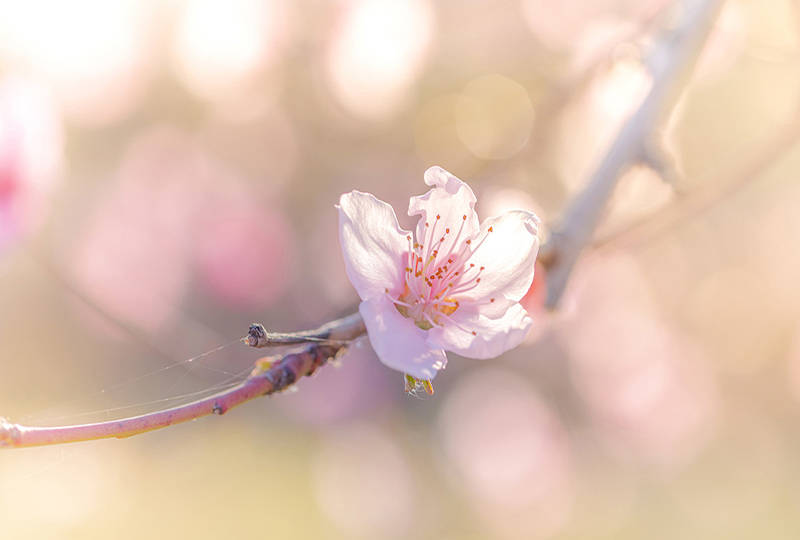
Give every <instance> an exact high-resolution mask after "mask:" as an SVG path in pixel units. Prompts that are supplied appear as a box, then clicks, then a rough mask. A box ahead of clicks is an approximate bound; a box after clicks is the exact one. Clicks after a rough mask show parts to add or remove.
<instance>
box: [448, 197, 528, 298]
mask: <svg viewBox="0 0 800 540" xmlns="http://www.w3.org/2000/svg"><path fill="white" fill-rule="evenodd" d="M538 222H539V220H538V218H537V217H536V215H535V214H533V213H531V212H526V211H524V210H513V211H511V212H506V213H505V214H503V215H502V216H498V217H494V218H491V219H487V220H486V221H484V222H483V225H481V233H480V235H479V236H478V237H477V238H476V239H474V240H473V245H474V246H475V248H474V251H473V254H472V256H471V257H470V259H469V264H474V265H475V266H474V267H471V268H470V269H468V270H467V271H465V272H464V274H463V277H462V279H461V282H460V283H459V284H457V285H456V286H455V287H453V289H452V292H451V293H450V294H451V295H452V296H454V297H456V298H459V300H460V298H461V297H462V296H463V297H464V298H469V299H472V300H475V301H479V302H486V301H488V300H489V299H490V298H497V299H499V298H503V297H504V298H507V299H509V300H513V301H515V302H516V301H519V300H520V299H521V298H522V297H523V296H525V293H527V292H528V289H529V288H530V286H531V282H532V281H533V270H534V265H535V263H536V255H537V253H538V252H539V237H538ZM481 268H483V270H481ZM479 272H480V273H479Z"/></svg>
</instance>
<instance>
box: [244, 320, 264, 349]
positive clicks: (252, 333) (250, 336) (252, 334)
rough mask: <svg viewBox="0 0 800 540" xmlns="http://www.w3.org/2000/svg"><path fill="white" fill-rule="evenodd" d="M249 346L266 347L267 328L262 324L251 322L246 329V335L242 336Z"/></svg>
mask: <svg viewBox="0 0 800 540" xmlns="http://www.w3.org/2000/svg"><path fill="white" fill-rule="evenodd" d="M242 341H245V343H247V344H248V345H249V346H251V347H266V346H267V344H268V342H269V340H267V330H266V328H264V325H262V324H259V323H253V324H251V325H250V328H249V330H248V331H247V336H245V337H244V338H242Z"/></svg>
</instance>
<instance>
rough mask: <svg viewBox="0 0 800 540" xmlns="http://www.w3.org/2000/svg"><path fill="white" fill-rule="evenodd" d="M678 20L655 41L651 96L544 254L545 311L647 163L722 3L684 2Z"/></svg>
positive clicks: (649, 64)
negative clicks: (621, 184)
mask: <svg viewBox="0 0 800 540" xmlns="http://www.w3.org/2000/svg"><path fill="white" fill-rule="evenodd" d="M676 7H677V8H680V10H681V11H680V13H679V14H678V17H677V20H676V22H675V23H674V25H673V26H672V28H671V29H668V31H667V32H666V33H665V35H664V36H663V37H662V38H661V39H657V40H656V42H655V44H654V45H653V48H652V50H651V52H650V55H649V57H648V58H647V60H646V64H647V67H648V68H649V70H650V73H651V76H652V80H653V82H652V87H651V89H650V92H649V93H648V94H647V96H646V97H645V98H644V100H643V101H642V104H641V105H640V106H639V108H638V109H637V110H636V111H635V112H634V113H633V115H631V117H630V118H629V119H628V121H627V122H626V123H625V124H624V125H623V126H622V128H621V129H620V131H619V134H618V135H617V138H616V139H615V140H614V141H613V143H612V144H611V147H610V148H609V150H608V152H607V153H606V155H605V156H604V157H603V159H602V161H601V162H600V165H599V166H598V167H597V169H596V170H595V172H594V174H593V175H592V177H591V178H590V180H589V183H588V185H587V186H586V188H584V190H583V191H582V192H581V193H580V194H579V195H578V196H577V197H576V199H575V200H574V201H573V202H572V204H571V205H570V206H569V207H568V208H567V210H566V212H565V213H564V216H563V217H562V220H561V223H560V225H559V226H558V227H557V228H556V229H555V231H554V232H553V234H552V236H551V238H550V240H549V241H548V243H547V245H545V246H544V247H543V250H542V255H541V256H542V262H543V263H544V264H546V265H547V266H548V274H547V300H546V303H547V306H548V307H550V308H553V307H555V306H556V305H557V304H558V302H559V300H560V298H561V296H562V294H563V292H564V289H565V288H566V285H567V281H568V280H569V277H570V274H571V273H572V269H573V267H574V266H575V262H576V261H577V260H578V257H579V256H580V254H581V252H582V251H583V249H584V248H585V247H587V245H588V244H589V241H590V239H591V237H592V234H593V233H594V230H595V228H596V227H597V224H598V222H599V221H600V217H601V215H602V213H603V211H604V210H605V207H606V205H607V203H608V201H609V199H610V197H611V195H612V193H613V191H614V188H615V187H616V185H617V182H618V181H619V178H620V176H621V175H622V173H624V172H625V171H626V170H627V169H628V168H629V167H631V166H633V165H636V164H639V163H649V161H650V158H651V157H652V155H653V154H652V146H651V145H652V144H653V139H652V136H653V132H654V130H655V129H656V127H657V126H658V123H659V121H660V120H661V118H662V116H663V114H664V112H665V111H666V110H667V109H668V107H669V105H670V104H671V102H672V99H673V98H674V96H675V94H676V87H677V86H678V83H679V82H680V76H681V75H682V74H684V73H685V72H686V71H687V70H688V69H689V68H690V67H691V65H692V64H693V61H694V59H695V57H696V51H697V49H698V47H699V46H700V44H701V43H702V42H703V40H704V38H705V36H706V34H707V32H708V29H709V26H710V23H711V20H712V18H713V16H714V14H715V13H716V11H717V8H718V7H719V1H718V0H683V1H681V2H678V5H677V6H676Z"/></svg>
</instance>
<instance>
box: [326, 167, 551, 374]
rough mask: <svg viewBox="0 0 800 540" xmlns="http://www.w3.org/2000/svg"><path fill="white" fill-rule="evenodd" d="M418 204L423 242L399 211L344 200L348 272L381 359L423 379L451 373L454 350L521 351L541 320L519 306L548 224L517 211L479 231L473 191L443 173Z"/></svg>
mask: <svg viewBox="0 0 800 540" xmlns="http://www.w3.org/2000/svg"><path fill="white" fill-rule="evenodd" d="M425 183H426V184H427V185H428V186H431V187H432V188H433V189H431V190H430V191H428V193H426V194H425V195H422V196H418V197H412V198H411V202H410V204H409V211H408V212H409V215H411V216H419V221H418V223H417V229H416V240H414V239H413V238H412V235H411V233H410V232H408V231H404V230H402V229H401V228H400V226H399V225H398V223H397V217H396V216H395V214H394V210H392V207H391V206H389V205H388V204H386V203H385V202H383V201H380V200H378V199H376V198H375V197H374V196H372V195H370V194H366V193H361V192H358V191H353V192H351V193H348V194H345V195H342V197H341V199H340V201H339V237H340V242H341V245H342V252H343V254H344V259H345V269H346V270H347V275H348V277H349V278H350V281H351V282H352V283H353V286H354V287H355V289H356V292H358V295H359V296H360V297H361V299H362V303H361V305H360V307H359V311H360V312H361V315H362V316H363V317H364V321H365V324H366V326H367V333H368V335H369V339H370V343H371V344H372V347H373V348H374V349H375V352H376V353H377V354H378V357H379V358H380V359H381V361H382V362H383V363H384V364H386V365H387V366H389V367H391V368H394V369H397V370H399V371H403V372H405V373H407V374H409V375H411V376H413V377H416V378H418V379H424V380H430V379H432V378H433V377H435V376H436V372H437V371H438V370H440V369H443V368H444V366H445V364H446V362H447V357H446V356H445V352H444V350H445V349H446V350H449V351H453V352H456V353H458V354H461V355H463V356H468V357H472V358H492V357H495V356H498V355H500V354H502V353H503V352H505V351H507V350H508V349H511V348H513V347H516V346H517V345H518V344H519V343H520V342H521V341H522V340H523V339H524V337H525V335H526V334H527V331H528V329H529V328H530V325H531V324H532V320H531V319H530V317H528V315H527V312H526V311H525V309H524V308H523V307H522V306H521V305H520V304H519V300H520V299H521V298H522V297H523V296H524V295H525V293H526V292H527V291H528V288H529V287H530V284H531V281H532V280H533V270H534V261H535V260H536V254H537V251H538V247H539V242H538V236H537V234H538V219H537V218H536V216H535V215H534V214H533V213H531V212H526V211H522V210H520V211H514V212H507V213H506V214H503V215H501V216H499V217H494V218H490V219H488V220H485V221H484V222H483V224H482V225H481V224H479V221H478V215H477V214H476V213H475V210H474V206H475V202H476V199H475V195H474V194H473V193H472V190H471V189H470V188H469V186H468V185H467V184H465V183H463V182H462V181H461V180H459V179H458V178H456V177H455V176H453V175H451V174H450V173H448V172H447V171H445V170H444V169H442V168H440V167H431V168H430V169H428V170H427V171H426V172H425Z"/></svg>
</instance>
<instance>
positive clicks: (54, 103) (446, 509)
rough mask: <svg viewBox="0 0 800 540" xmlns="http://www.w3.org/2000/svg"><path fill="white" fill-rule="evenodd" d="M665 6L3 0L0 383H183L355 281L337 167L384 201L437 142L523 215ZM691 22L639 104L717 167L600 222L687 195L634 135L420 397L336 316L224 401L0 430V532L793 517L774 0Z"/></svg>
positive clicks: (159, 395)
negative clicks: (203, 407) (675, 91)
mask: <svg viewBox="0 0 800 540" xmlns="http://www.w3.org/2000/svg"><path fill="white" fill-rule="evenodd" d="M673 7H674V3H673V2H669V1H665V0H650V1H646V2H642V1H638V2H634V1H627V0H602V1H594V2H578V1H574V0H567V1H565V0H560V1H552V0H521V1H520V0H515V1H502V2H495V3H481V2H457V1H453V0H446V1H442V2H432V1H430V0H408V1H403V2H399V1H392V0H337V1H333V2H319V1H312V0H302V1H300V2H288V1H285V0H233V1H229V2H220V1H216V0H174V1H171V2H157V1H154V0H147V1H141V0H138V1H137V0H109V1H101V0H75V1H71V2H56V1H49V0H32V1H28V2H10V1H9V2H4V1H0V415H2V416H5V417H8V418H9V419H11V420H13V421H15V422H20V423H28V424H43V425H56V424H62V423H77V422H86V421H92V420H104V419H108V418H114V417H117V416H123V415H129V414H137V413H141V412H145V411H148V410H154V409H156V408H158V407H162V406H166V405H171V404H174V403H179V402H181V401H182V400H184V401H185V400H188V399H191V398H192V397H197V396H198V395H203V394H202V392H203V391H209V392H210V391H211V390H212V389H214V388H216V389H218V388H221V387H223V386H224V385H225V384H228V383H231V382H235V381H237V380H240V379H241V378H242V377H243V376H244V375H246V373H247V372H248V371H249V369H250V367H251V366H252V363H253V361H254V360H255V359H256V358H257V357H258V354H256V353H255V352H254V351H252V350H249V349H247V348H246V347H244V346H243V345H242V346H230V347H227V348H225V349H223V350H221V351H219V352H216V353H214V354H210V355H208V356H204V357H202V358H199V359H197V360H196V361H193V362H186V361H185V360H187V359H189V358H190V357H193V356H195V355H197V354H200V353H203V352H205V351H207V350H209V349H212V348H214V347H217V346H219V345H222V344H224V343H228V342H230V341H232V340H234V339H236V338H237V337H239V336H241V335H242V334H243V333H244V332H245V331H246V328H247V326H248V324H249V323H251V322H253V321H259V322H262V323H264V324H265V325H266V326H267V327H268V328H271V329H275V330H279V331H290V330H295V329H301V328H306V327H311V326H315V325H317V324H319V323H322V322H324V321H327V320H330V319H331V318H333V317H336V316H339V315H344V314H347V313H349V312H352V311H353V310H355V309H356V306H357V296H356V294H355V292H354V291H353V289H352V287H351V286H350V284H349V282H348V280H347V278H346V276H345V273H344V268H343V264H342V260H341V255H340V253H339V246H338V239H337V228H336V223H337V216H336V212H335V210H334V207H333V205H334V204H335V203H336V201H337V200H338V196H339V194H340V193H342V192H345V191H349V190H351V189H359V190H362V191H369V192H372V193H374V194H375V195H376V196H378V197H379V198H381V199H384V200H387V201H389V202H390V203H392V204H393V205H394V206H395V208H396V209H397V211H398V214H401V215H400V219H401V223H402V224H403V225H405V226H409V225H410V224H411V220H410V219H409V218H408V217H406V216H405V215H404V214H405V208H406V207H407V203H408V199H407V198H408V197H409V196H410V195H413V194H418V193H421V192H423V191H424V188H425V186H424V184H423V182H422V173H423V171H424V170H425V169H426V168H427V167H428V166H430V165H434V164H438V165H441V166H443V167H445V168H446V169H448V170H450V171H452V172H453V173H454V174H457V175H458V176H459V177H461V178H462V179H464V180H466V181H468V182H470V184H471V186H472V187H473V189H474V190H475V192H476V194H477V196H478V213H479V215H480V216H481V217H482V218H486V217H489V216H492V215H496V214H498V213H500V212H503V211H505V210H507V209H510V208H526V209H531V210H534V211H536V212H537V213H538V214H539V215H540V216H541V217H542V218H543V220H544V223H545V225H552V224H553V223H554V222H555V220H557V218H558V216H559V215H560V212H561V211H562V209H563V207H564V206H565V205H566V204H567V203H568V202H569V201H570V200H571V197H572V196H574V194H575V193H577V192H578V191H579V190H580V189H581V188H582V187H583V186H584V185H585V182H586V180H587V178H588V175H589V174H590V173H591V171H592V169H593V168H594V166H595V165H596V163H597V160H598V159H599V157H600V156H601V155H602V153H603V152H604V151H605V150H606V149H607V147H608V145H609V143H610V141H611V140H612V138H613V137H614V136H615V134H616V132H617V130H618V129H619V126H620V125H621V124H622V123H623V122H624V121H625V120H626V118H627V117H628V115H629V114H630V113H631V111H633V110H634V109H635V108H636V107H637V105H638V103H639V101H640V100H641V98H642V96H643V95H644V94H645V93H646V92H647V90H648V88H649V85H650V84H651V80H650V78H649V75H648V73H647V71H646V69H645V68H644V67H643V65H642V62H641V58H642V55H643V54H644V53H645V51H646V50H647V46H648V44H650V43H652V41H653V40H657V39H659V38H660V36H661V32H662V31H663V30H664V28H665V27H666V28H668V27H669V21H670V20H671V17H672V16H673V15H671V11H670V10H671V9H672V8H673ZM698 54H699V61H698V64H697V68H696V69H695V71H694V73H693V74H692V75H691V76H690V77H687V78H686V80H685V81H684V82H683V83H682V86H681V93H680V95H678V96H675V98H676V99H675V101H676V103H677V104H676V106H675V107H674V109H673V111H672V113H671V114H670V115H669V117H668V118H666V119H665V121H664V122H663V125H661V126H659V128H658V130H657V135H658V136H659V137H660V138H662V139H663V143H664V145H665V147H666V148H667V149H668V152H669V154H670V156H671V158H672V159H674V160H675V163H676V166H677V168H678V169H679V172H680V177H679V180H678V186H677V188H678V191H679V192H680V193H682V194H683V195H682V196H684V197H691V196H692V194H693V193H696V192H698V191H701V190H704V189H707V188H709V186H712V187H713V186H714V185H719V186H725V185H726V184H732V183H733V182H734V181H735V179H736V178H737V175H741V174H746V175H747V178H746V180H747V182H746V183H745V184H744V187H743V188H742V189H739V190H736V191H734V192H732V193H731V194H728V195H726V196H724V197H723V196H719V197H717V198H715V199H713V200H712V201H711V204H709V205H708V206H707V208H706V209H704V210H703V211H700V212H692V213H686V215H679V219H677V220H675V222H674V223H673V224H672V225H671V226H669V227H667V228H665V229H659V230H655V231H654V232H650V233H647V231H645V233H644V234H641V235H638V236H634V237H632V238H631V237H625V236H623V237H618V236H616V235H617V233H618V232H619V231H625V230H628V229H629V228H631V227H632V226H633V224H635V223H638V222H639V220H641V219H645V220H647V218H648V216H653V215H660V214H661V213H663V212H670V211H671V209H672V208H676V209H678V210H676V211H679V209H680V208H682V207H681V196H678V195H676V194H675V193H676V190H674V189H673V188H672V187H670V186H669V185H668V184H666V183H665V182H664V181H663V179H662V178H660V177H659V175H658V174H657V173H656V172H653V171H651V170H649V169H645V168H635V169H632V170H631V171H629V172H628V173H627V174H626V175H625V177H624V178H623V181H622V183H621V185H620V187H619V189H618V190H617V192H616V194H615V197H614V200H613V201H612V204H611V207H610V209H609V211H608V213H607V216H606V218H605V219H604V222H603V223H602V225H601V227H600V230H599V231H598V238H599V239H603V238H604V239H606V240H605V241H602V242H601V245H600V247H599V248H598V249H592V250H589V252H587V254H586V256H585V257H584V258H583V259H582V260H581V262H580V263H579V265H578V267H577V268H576V271H575V274H574V275H573V279H572V280H571V282H570V285H569V288H568V291H567V294H566V296H565V298H564V299H563V302H562V306H561V309H560V310H559V311H558V312H556V313H552V314H551V313H546V312H545V311H544V310H543V309H542V308H541V296H540V292H538V293H532V294H531V296H530V297H529V298H528V301H527V303H526V307H528V308H529V309H530V311H531V312H532V313H533V314H534V317H535V318H536V321H537V322H536V325H535V326H536V327H535V329H534V331H533V332H532V333H531V335H530V337H529V338H528V340H527V342H526V343H525V345H524V346H522V347H520V348H518V349H516V350H513V351H510V352H508V353H507V354H505V355H504V356H503V357H501V358H498V359H495V360H491V361H475V360H467V359H461V358H457V357H454V356H451V359H450V363H449V364H448V368H447V370H446V371H444V372H443V373H441V374H440V375H439V376H438V377H437V379H436V380H435V388H436V393H435V395H434V396H433V397H430V398H428V397H426V398H425V399H416V398H415V397H413V396H406V395H405V394H404V393H403V381H402V376H401V375H400V374H399V373H396V372H393V371H390V370H389V369H388V368H385V367H384V366H382V365H381V364H380V363H379V362H378V360H377V359H376V358H375V356H374V353H373V352H372V351H371V349H370V347H369V345H368V343H366V342H361V343H360V344H358V345H357V346H354V347H353V349H352V350H351V351H350V352H349V354H348V355H347V356H346V357H344V358H343V359H342V361H341V363H340V365H339V366H338V367H326V368H325V369H323V370H321V371H320V372H319V373H318V374H317V375H315V376H314V377H313V378H312V379H305V380H302V381H300V383H299V384H298V385H297V389H298V391H297V392H293V393H286V394H284V395H280V396H276V397H273V398H265V399H262V400H257V401H255V402H252V403H249V404H247V405H245V406H243V407H241V408H239V409H236V410H233V411H231V412H230V413H228V414H227V415H225V416H224V417H222V418H205V419H202V420H198V421H196V422H192V423H188V424H184V425H180V426H176V427H172V428H170V429H166V430H162V431H158V432H154V433H149V434H145V435H141V436H137V437H134V438H132V439H126V440H122V441H116V440H112V441H99V442H91V443H81V444H75V445H68V446H63V447H53V448H39V449H30V450H15V451H5V452H2V453H0V533H2V537H3V538H109V537H113V538H142V537H156V538H158V537H168V536H171V537H178V538H183V537H192V538H198V539H199V538H218V537H220V536H221V535H226V536H242V537H262V536H269V537H275V538H370V539H371V538H436V539H456V538H458V539H461V538H474V539H479V538H480V539H484V538H497V539H516V538H558V539H578V538H614V539H634V538H637V539H638V538H664V539H666V538H670V539H672V538H704V539H705V538H726V539H730V538H741V539H744V538H776V539H784V538H785V539H789V538H797V537H798V535H800V517H798V516H800V514H798V512H797V508H798V504H800V496H798V493H800V489H799V488H800V468H799V467H798V465H797V462H798V460H797V459H795V455H796V453H797V452H796V448H797V446H798V444H800V436H798V431H799V430H798V428H799V427H800V325H798V320H799V319H798V314H800V287H798V286H797V283H796V281H797V276H798V275H800V272H799V270H800V252H798V250H797V249H796V247H797V246H798V245H800V217H799V216H800V196H799V195H800V182H798V180H797V178H798V173H800V150H798V149H797V148H794V147H793V146H792V143H793V139H792V140H789V141H788V142H786V141H784V142H783V143H781V144H784V145H785V148H784V149H782V151H781V152H779V155H778V156H777V157H775V158H772V159H768V160H766V161H765V162H764V163H762V164H760V165H759V166H758V167H756V168H755V169H753V168H752V167H750V168H748V165H747V164H748V163H749V161H747V160H748V159H750V158H751V157H753V156H754V158H753V159H756V158H758V155H759V154H758V152H759V151H760V150H759V148H760V146H761V141H770V140H771V139H770V138H769V137H770V135H771V134H773V133H775V132H777V131H778V130H781V129H785V128H786V126H789V127H791V126H792V125H793V123H796V122H797V120H796V119H797V118H798V115H797V113H796V110H797V108H798V103H800V101H798V100H800V11H798V7H797V5H796V4H795V3H792V2H790V1H789V0H768V1H765V2H748V1H744V0H728V1H727V2H724V3H723V5H722V8H721V10H720V12H719V13H718V15H717V17H716V19H715V22H714V24H713V27H712V28H711V30H710V34H709V37H708V40H707V42H706V44H705V45H704V47H703V49H702V50H701V51H698ZM798 131H799V132H800V130H798ZM775 144H777V143H770V144H768V145H767V146H768V147H769V148H772V147H773V146H774V145H775ZM756 162H757V159H756ZM545 229H547V227H545ZM545 235H546V233H545ZM609 238H611V239H610V240H608V239H609ZM189 394H191V395H189ZM181 396H183V397H181ZM170 398H175V399H170Z"/></svg>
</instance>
